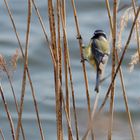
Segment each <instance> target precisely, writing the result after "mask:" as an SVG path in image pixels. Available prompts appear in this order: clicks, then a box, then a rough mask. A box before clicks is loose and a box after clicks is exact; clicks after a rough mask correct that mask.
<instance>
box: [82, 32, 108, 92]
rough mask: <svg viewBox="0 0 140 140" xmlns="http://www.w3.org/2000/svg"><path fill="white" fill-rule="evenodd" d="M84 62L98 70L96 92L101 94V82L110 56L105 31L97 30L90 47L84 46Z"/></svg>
mask: <svg viewBox="0 0 140 140" xmlns="http://www.w3.org/2000/svg"><path fill="white" fill-rule="evenodd" d="M82 48H83V56H84V60H87V61H88V62H89V63H90V64H91V65H92V66H93V67H94V68H95V70H96V72H97V74H96V86H95V91H96V92H97V93H98V92H99V84H100V80H101V79H102V78H103V75H104V70H105V66H106V64H107V61H108V57H109V54H110V47H109V42H108V40H107V37H106V34H105V32H104V31H103V30H96V31H95V32H94V35H93V37H92V38H91V40H90V42H89V44H88V46H83V47H82Z"/></svg>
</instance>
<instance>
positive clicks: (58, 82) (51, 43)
mask: <svg viewBox="0 0 140 140" xmlns="http://www.w3.org/2000/svg"><path fill="white" fill-rule="evenodd" d="M4 2H5V5H6V8H7V11H8V14H9V17H10V19H11V22H12V25H13V29H14V32H15V35H16V37H17V41H18V44H19V47H20V50H21V53H22V57H23V59H24V70H23V78H22V92H21V99H20V108H19V109H18V104H17V101H16V96H15V91H14V88H13V85H12V80H11V77H10V74H9V71H8V70H7V68H6V67H3V66H2V65H3V64H4V65H5V63H6V62H5V60H4V59H3V57H2V56H0V69H2V70H3V71H4V72H6V75H7V77H8V80H9V83H10V87H11V90H12V93H13V97H14V101H15V105H16V110H17V113H18V124H17V129H16V135H15V132H14V124H13V121H12V118H11V115H10V112H9V110H8V106H7V104H6V100H5V98H4V93H3V90H2V86H1V85H0V92H1V96H2V100H3V103H4V107H5V110H6V113H7V118H8V120H9V124H10V127H11V133H12V138H13V140H18V139H19V133H20V129H21V131H22V136H23V139H24V140H25V139H26V138H25V134H24V130H23V127H22V113H23V106H24V97H25V93H26V92H25V89H26V81H27V77H28V79H29V83H30V87H31V91H32V96H33V101H34V107H35V111H36V115H37V122H38V126H39V130H40V135H41V139H42V140H44V139H45V138H44V134H43V130H42V126H41V122H40V117H39V111H38V104H37V101H36V98H35V92H34V88H33V83H32V80H31V77H30V72H29V69H28V49H29V42H30V39H29V38H30V27H31V16H32V4H33V6H34V8H35V12H36V15H37V17H38V19H39V22H40V25H41V28H42V30H43V33H44V36H45V39H46V42H47V44H48V48H49V50H50V55H51V59H52V65H53V68H54V87H55V102H56V124H57V125H56V126H57V139H58V140H63V139H64V134H63V112H62V107H63V108H64V112H65V116H66V123H67V127H68V139H69V140H73V139H74V135H73V131H72V126H71V125H72V123H71V113H70V96H72V103H73V111H74V123H75V132H76V139H77V140H79V137H80V136H79V130H78V117H77V111H76V100H75V92H74V81H73V75H72V69H71V64H70V60H71V58H70V54H69V47H68V41H67V39H68V38H67V27H66V23H67V20H66V3H65V0H57V1H56V17H57V18H55V12H54V11H55V8H54V7H55V6H54V3H53V2H54V1H53V0H48V17H49V25H50V35H51V38H50V40H49V38H48V35H47V32H46V30H45V26H44V23H43V20H42V17H41V15H40V12H39V10H38V8H37V6H36V4H35V1H34V0H28V16H27V31H26V46H25V54H24V52H23V49H22V45H21V42H20V39H19V35H18V33H17V30H16V26H15V23H14V20H13V17H12V14H11V11H10V9H9V7H8V4H7V1H6V0H4ZM105 2H106V7H107V8H106V9H107V12H108V16H109V22H110V29H111V33H112V46H113V49H112V50H113V53H112V78H111V83H110V85H109V88H108V90H107V93H106V96H105V99H104V100H103V103H102V105H101V107H100V109H99V112H100V111H101V110H102V109H103V107H104V105H105V103H106V100H107V98H108V96H109V94H110V95H111V96H110V110H109V114H110V116H109V130H108V140H112V130H113V112H114V95H115V79H116V76H117V73H119V75H120V81H121V86H122V92H123V98H124V103H125V107H126V112H127V114H128V121H129V125H130V131H131V134H132V139H133V140H135V133H134V129H133V124H132V119H131V114H130V111H129V107H128V100H127V95H126V89H125V84H124V79H123V72H122V69H121V64H122V61H123V59H124V56H125V53H126V51H127V49H128V46H129V43H130V40H131V37H132V32H133V30H134V27H136V37H137V46H138V49H137V52H136V53H135V54H134V55H133V56H132V58H131V62H130V64H129V67H130V70H132V69H133V68H134V65H135V64H137V63H138V61H139V60H140V47H139V33H138V27H139V22H138V21H139V19H138V15H139V11H140V7H139V8H136V4H135V1H134V0H132V5H133V8H129V9H127V10H126V11H125V12H124V14H123V16H122V18H121V23H120V31H119V33H118V36H119V38H118V40H117V37H116V24H117V20H116V19H117V3H118V2H117V0H114V4H113V5H114V8H113V18H112V16H111V12H110V5H109V1H108V0H106V1H105ZM71 3H72V10H73V16H74V19H75V26H76V30H77V37H78V39H79V48H80V55H81V60H83V53H82V43H83V40H82V37H81V34H80V28H79V23H78V17H77V9H76V6H75V1H74V0H71ZM136 9H138V10H137V11H136ZM132 10H134V12H133V13H132ZM128 12H131V13H129V14H128ZM112 19H113V20H112ZM129 19H134V21H133V24H132V27H131V30H130V33H129V36H128V40H127V41H126V44H125V47H124V50H123V52H122V55H121V57H120V58H119V57H118V52H117V49H116V46H117V45H116V43H118V48H120V49H121V48H122V45H121V42H122V40H121V39H122V33H123V30H124V28H125V27H126V26H127V22H128V20H129ZM112 21H113V22H112ZM61 28H62V30H61ZM61 31H62V34H63V47H64V51H63V52H62V45H61V44H62V43H61ZM117 41H118V42H117ZM62 55H63V57H62ZM63 58H64V74H65V75H64V76H65V85H64V87H65V92H64V91H63V89H62V78H63V77H62V73H63V71H62V67H63V65H62V59H63ZM17 59H18V52H17V51H16V53H15V55H14V56H13V57H12V59H11V64H12V66H13V67H14V68H16V61H17ZM116 60H117V62H118V65H117V67H116V68H115V64H116V63H115V62H116ZM82 68H83V75H84V82H85V90H86V98H87V105H88V117H89V124H88V129H87V131H86V133H85V135H84V137H83V140H87V139H88V135H89V132H90V131H91V138H92V140H93V139H95V135H94V133H93V128H94V120H95V117H97V115H98V114H97V115H96V114H95V113H96V109H97V105H98V99H99V93H96V95H95V100H94V106H93V110H92V112H91V107H90V96H89V85H88V79H87V73H86V67H85V62H84V61H82ZM69 83H70V87H69ZM70 88H71V90H70ZM70 91H71V94H70ZM64 93H65V95H66V96H65V97H66V99H65V98H64ZM0 134H1V137H2V139H3V140H4V136H3V133H2V130H1V129H0Z"/></svg>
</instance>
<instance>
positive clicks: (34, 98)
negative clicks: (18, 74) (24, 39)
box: [4, 0, 44, 140]
mask: <svg viewBox="0 0 140 140" xmlns="http://www.w3.org/2000/svg"><path fill="white" fill-rule="evenodd" d="M4 2H5V5H6V8H7V11H8V14H9V17H10V19H11V22H12V25H13V29H14V32H15V35H16V38H17V41H18V44H19V47H20V51H21V54H22V57H23V59H24V58H25V55H24V52H23V49H22V45H21V42H20V39H19V35H18V33H17V29H16V26H15V22H14V19H13V17H12V13H11V11H10V8H9V6H8V3H7V1H6V0H4ZM26 71H27V76H28V80H29V84H30V87H31V92H32V96H33V101H34V106H35V110H36V115H37V121H38V125H39V129H40V134H41V138H42V140H44V138H43V137H44V136H43V130H42V127H41V122H40V117H39V111H38V106H37V101H36V97H35V91H34V87H33V84H32V80H31V76H30V71H29V69H28V66H27V67H26Z"/></svg>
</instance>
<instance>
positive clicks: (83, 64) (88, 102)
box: [71, 0, 94, 139]
mask: <svg viewBox="0 0 140 140" xmlns="http://www.w3.org/2000/svg"><path fill="white" fill-rule="evenodd" d="M71 4H72V8H73V14H74V19H75V26H76V30H77V37H78V38H79V49H80V55H81V60H83V51H82V44H83V40H82V37H81V34H80V29H79V23H78V17H77V11H76V6H75V2H74V0H71ZM82 68H83V74H84V81H85V88H86V97H87V105H88V117H89V120H90V121H91V110H90V109H91V105H90V96H89V86H88V79H87V73H86V66H85V62H84V61H82ZM92 139H94V136H93V134H92Z"/></svg>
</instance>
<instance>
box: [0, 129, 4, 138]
mask: <svg viewBox="0 0 140 140" xmlns="http://www.w3.org/2000/svg"><path fill="white" fill-rule="evenodd" d="M0 135H1V138H2V140H5V138H4V135H3V132H2V130H1V129H0Z"/></svg>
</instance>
